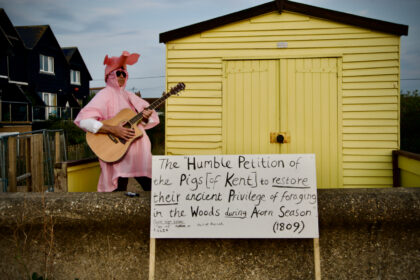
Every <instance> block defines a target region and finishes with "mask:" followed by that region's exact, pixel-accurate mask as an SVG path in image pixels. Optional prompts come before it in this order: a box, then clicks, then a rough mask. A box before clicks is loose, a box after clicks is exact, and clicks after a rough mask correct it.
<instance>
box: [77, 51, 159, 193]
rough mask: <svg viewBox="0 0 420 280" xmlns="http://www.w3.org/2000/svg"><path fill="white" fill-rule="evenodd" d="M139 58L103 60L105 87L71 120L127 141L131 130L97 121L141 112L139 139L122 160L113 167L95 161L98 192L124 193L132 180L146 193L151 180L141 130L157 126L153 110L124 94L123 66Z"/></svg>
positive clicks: (125, 76) (147, 149)
mask: <svg viewBox="0 0 420 280" xmlns="http://www.w3.org/2000/svg"><path fill="white" fill-rule="evenodd" d="M139 57H140V55H139V54H137V53H132V54H130V53H129V52H127V51H124V52H123V53H122V55H121V56H119V57H108V55H107V56H105V60H104V65H106V67H105V82H106V87H105V88H104V89H102V90H101V91H99V92H98V93H97V94H96V95H95V97H93V99H92V100H91V101H90V102H89V103H88V104H87V105H86V106H85V107H83V108H82V110H81V111H80V112H79V114H78V115H77V117H76V119H75V120H74V122H75V124H76V125H77V126H79V127H80V128H82V129H83V130H85V131H89V132H92V133H111V134H113V135H115V136H117V137H119V138H123V139H125V140H128V139H130V138H132V137H133V136H134V131H133V130H132V129H128V128H124V127H123V126H122V125H118V126H110V125H106V124H103V123H102V122H100V121H103V120H107V119H110V118H113V117H114V116H115V115H116V114H118V112H120V111H121V110H122V109H125V108H130V109H131V110H133V111H134V112H136V111H137V112H142V111H143V117H144V120H143V122H142V123H141V124H139V128H140V130H141V131H142V132H143V136H142V137H140V138H138V139H136V140H135V141H133V142H132V143H131V145H130V147H129V148H128V151H127V153H126V154H125V155H124V157H123V158H122V159H121V160H119V161H117V162H113V163H107V162H104V161H102V160H99V163H100V166H101V170H102V172H101V175H100V177H99V182H98V192H112V191H126V190H127V184H128V178H129V177H134V178H136V180H137V182H138V183H139V184H140V185H141V186H142V188H143V190H145V191H150V189H151V177H152V153H151V144H150V140H149V137H148V136H147V134H146V132H145V130H146V129H149V128H152V127H154V126H156V125H157V124H159V117H158V115H157V113H156V112H155V111H154V110H149V109H147V108H148V107H149V103H147V102H146V101H145V100H143V99H142V98H140V97H138V96H137V95H135V94H134V93H132V92H129V91H126V90H125V86H126V84H127V80H128V72H127V65H133V64H135V63H136V62H137V60H138V59H139Z"/></svg>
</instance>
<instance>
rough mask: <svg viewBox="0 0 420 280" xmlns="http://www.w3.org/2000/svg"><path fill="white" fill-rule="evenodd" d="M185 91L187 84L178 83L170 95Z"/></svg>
mask: <svg viewBox="0 0 420 280" xmlns="http://www.w3.org/2000/svg"><path fill="white" fill-rule="evenodd" d="M184 89H185V84H184V83H182V82H181V83H178V84H177V85H176V86H174V87H173V88H171V90H170V91H169V94H170V95H174V94H178V92H180V91H181V90H184Z"/></svg>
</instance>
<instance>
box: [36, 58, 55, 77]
mask: <svg viewBox="0 0 420 280" xmlns="http://www.w3.org/2000/svg"><path fill="white" fill-rule="evenodd" d="M39 72H40V73H47V74H55V72H54V57H52V56H46V55H43V54H40V55H39Z"/></svg>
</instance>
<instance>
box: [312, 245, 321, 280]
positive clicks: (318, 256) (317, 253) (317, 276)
mask: <svg viewBox="0 0 420 280" xmlns="http://www.w3.org/2000/svg"><path fill="white" fill-rule="evenodd" d="M314 267H315V280H321V254H320V250H319V238H314Z"/></svg>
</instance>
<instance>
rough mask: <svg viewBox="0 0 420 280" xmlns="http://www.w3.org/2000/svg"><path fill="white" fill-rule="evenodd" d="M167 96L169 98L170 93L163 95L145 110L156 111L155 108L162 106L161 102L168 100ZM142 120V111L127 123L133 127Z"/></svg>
mask: <svg viewBox="0 0 420 280" xmlns="http://www.w3.org/2000/svg"><path fill="white" fill-rule="evenodd" d="M169 96H171V93H165V94H164V95H163V96H162V97H161V98H159V99H158V100H156V101H155V102H153V103H152V104H150V106H149V107H147V109H150V110H154V109H156V108H157V107H159V106H160V105H162V104H163V102H165V100H166V99H168V97H169ZM142 119H143V111H142V112H140V113H138V114H137V115H136V116H134V117H133V118H132V119H131V120H130V121H129V122H130V124H131V125H135V124H137V123H139V122H140V121H141V120H142Z"/></svg>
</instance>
